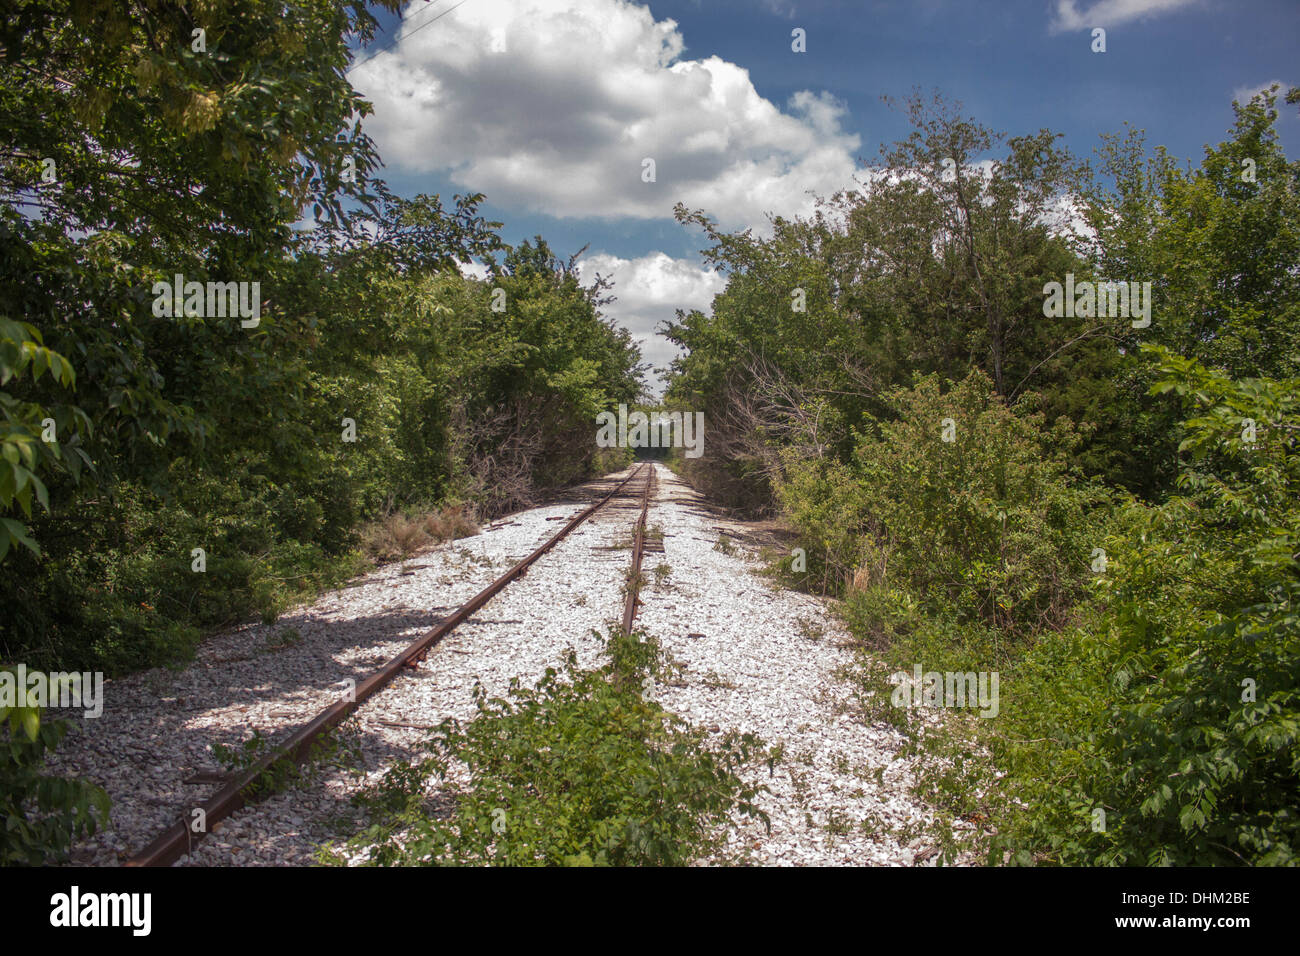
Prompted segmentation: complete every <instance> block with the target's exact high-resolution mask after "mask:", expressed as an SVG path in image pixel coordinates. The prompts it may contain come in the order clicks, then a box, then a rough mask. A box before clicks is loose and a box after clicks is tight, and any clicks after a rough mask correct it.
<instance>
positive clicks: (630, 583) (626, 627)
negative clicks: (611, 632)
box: [623, 464, 655, 634]
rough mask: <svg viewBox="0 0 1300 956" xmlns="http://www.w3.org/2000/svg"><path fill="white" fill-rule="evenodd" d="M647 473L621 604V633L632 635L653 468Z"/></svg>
mask: <svg viewBox="0 0 1300 956" xmlns="http://www.w3.org/2000/svg"><path fill="white" fill-rule="evenodd" d="M646 468H647V469H648V473H647V475H646V480H645V491H643V492H642V493H641V517H639V518H637V521H636V533H635V536H634V537H633V541H632V569H631V570H630V571H629V572H628V578H627V600H626V602H624V604H623V633H624V634H631V633H632V622H633V620H635V619H636V609H637V608H638V607H639V606H640V605H641V553H642V551H643V550H644V548H645V519H646V515H647V513H649V511H650V490H651V488H653V487H654V481H655V466H654V465H653V464H647V465H646Z"/></svg>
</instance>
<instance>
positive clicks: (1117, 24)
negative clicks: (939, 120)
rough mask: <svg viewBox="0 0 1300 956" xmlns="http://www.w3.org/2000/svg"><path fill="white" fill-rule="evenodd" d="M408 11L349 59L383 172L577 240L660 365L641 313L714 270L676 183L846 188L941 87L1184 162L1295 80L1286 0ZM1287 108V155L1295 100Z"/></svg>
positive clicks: (423, 7)
mask: <svg viewBox="0 0 1300 956" xmlns="http://www.w3.org/2000/svg"><path fill="white" fill-rule="evenodd" d="M453 7H454V8H455V9H452V8H453ZM448 11H450V12H448ZM444 13H445V16H441V18H440V19H437V20H436V22H435V21H434V18H435V17H438V16H439V14H444ZM403 15H404V17H405V22H404V23H401V24H398V23H396V22H395V20H394V19H393V18H392V17H388V16H384V17H382V18H381V19H382V20H383V22H384V23H385V31H384V33H382V34H381V35H380V36H379V37H378V38H377V40H376V41H375V43H373V44H372V45H371V48H372V51H376V50H378V51H380V52H378V53H377V54H375V55H374V56H373V59H372V60H370V62H368V63H366V64H365V65H363V66H361V67H359V68H358V69H356V70H355V71H354V72H353V74H352V80H353V83H354V85H356V86H357V88H358V89H359V90H361V92H362V93H363V94H364V95H366V96H367V98H369V99H371V100H372V101H373V102H374V103H375V105H376V114H375V116H373V117H371V118H370V119H369V120H368V121H367V124H366V127H367V129H368V131H370V133H371V135H373V136H374V137H375V139H376V140H377V142H378V144H379V148H380V152H381V154H382V155H383V156H384V159H385V161H386V163H387V166H386V169H385V171H384V175H385V176H386V178H387V179H388V181H389V183H390V184H391V185H392V186H393V187H394V188H395V189H396V190H397V191H399V192H402V193H406V194H411V193H415V192H420V191H423V192H438V193H442V194H444V196H450V194H452V193H457V192H460V193H464V192H468V191H473V190H479V191H482V192H484V193H486V194H487V198H488V203H487V207H486V209H487V212H488V213H489V215H490V217H491V218H494V219H498V220H502V221H503V222H504V223H505V228H504V230H503V234H504V236H505V238H506V240H507V241H509V242H518V241H520V240H522V239H524V238H527V237H530V236H532V235H533V234H535V233H540V234H541V235H543V236H544V237H545V238H546V239H547V240H548V242H550V244H551V246H552V248H553V249H554V250H555V251H556V252H557V253H560V254H562V255H568V254H570V253H572V252H575V251H577V250H578V249H579V248H580V247H582V246H583V245H587V244H590V249H589V252H588V254H587V257H586V261H587V262H588V263H589V266H588V268H589V269H590V270H591V271H593V272H594V271H597V270H599V271H600V272H602V273H604V274H612V275H613V277H614V280H615V293H616V294H618V295H619V296H620V301H619V303H617V304H616V305H615V306H614V307H613V308H611V310H610V312H611V314H613V315H614V316H615V318H617V319H618V320H619V321H620V322H622V323H624V324H625V325H627V326H628V327H629V328H630V329H632V330H633V332H634V334H636V335H637V337H638V339H639V340H640V341H642V342H643V343H644V348H645V351H646V354H647V357H648V358H649V359H650V360H651V361H653V362H654V363H655V364H663V363H664V362H666V361H667V359H668V358H669V357H671V354H672V351H671V348H670V347H669V346H668V345H667V343H666V342H664V341H663V340H662V339H656V338H655V337H653V334H652V333H653V329H654V328H655V326H656V325H657V324H658V323H659V322H660V321H662V320H664V319H667V318H671V317H672V315H673V314H674V311H675V309H677V308H692V307H694V308H707V306H708V302H709V300H710V298H711V296H712V294H713V293H714V292H716V291H718V289H720V288H721V280H720V279H719V278H718V277H717V276H715V275H712V274H711V273H709V272H708V271H707V270H705V269H704V268H703V266H702V265H701V263H700V261H699V256H698V251H699V248H700V246H701V244H702V240H701V237H700V236H699V234H698V233H694V232H692V231H688V230H686V229H684V228H682V227H681V226H679V225H677V223H676V222H674V221H673V220H672V218H671V208H672V204H673V202H675V201H677V200H678V199H680V200H682V201H684V202H686V203H687V205H688V206H691V207H699V208H704V209H705V210H706V211H707V212H709V213H710V214H711V215H714V216H715V217H717V218H719V219H720V220H721V221H722V222H723V223H724V224H725V225H728V226H730V227H734V228H744V227H746V226H754V227H755V228H758V229H760V230H761V229H762V226H763V222H764V213H766V212H769V211H776V212H779V213H781V214H783V215H793V214H798V213H800V212H803V211H806V210H807V208H808V203H809V202H810V199H809V197H808V193H807V191H808V190H812V191H814V192H816V193H820V194H826V193H829V192H831V191H833V190H834V189H835V188H838V187H840V186H846V185H851V180H852V171H853V169H854V167H855V165H859V164H860V163H861V162H864V161H865V162H874V161H875V160H876V158H877V155H878V150H879V148H880V146H881V145H882V144H885V143H889V142H892V141H893V140H895V139H898V138H901V137H902V136H904V135H906V133H907V126H906V123H905V120H904V118H903V117H902V116H901V115H900V114H899V113H898V112H897V111H895V110H892V109H891V108H890V107H888V106H887V105H886V104H884V103H883V102H881V96H882V95H890V96H895V97H899V96H903V95H905V94H907V93H908V92H910V91H911V90H912V89H913V87H917V86H919V87H921V88H922V89H923V90H926V91H929V90H932V89H938V90H939V91H940V92H942V93H943V94H944V95H945V96H946V97H948V98H951V99H956V100H960V101H961V103H962V105H963V107H964V109H965V112H966V113H967V114H968V115H972V116H974V117H975V118H976V119H978V120H979V121H981V122H983V123H985V124H987V125H989V126H991V127H993V128H995V129H998V130H1003V131H1006V132H1008V133H1010V134H1012V135H1015V134H1020V133H1025V132H1031V131H1036V130H1038V129H1040V128H1043V127H1047V128H1050V129H1052V130H1054V131H1057V132H1060V133H1063V134H1064V135H1065V143H1066V145H1068V146H1069V147H1070V149H1071V150H1073V151H1074V152H1075V153H1076V154H1078V155H1081V156H1088V155H1091V152H1092V150H1093V148H1094V147H1095V146H1096V145H1097V144H1098V142H1099V139H1098V137H1099V135H1100V134H1102V133H1105V132H1113V131H1118V130H1120V129H1122V127H1123V124H1124V123H1125V122H1128V123H1131V124H1132V125H1134V126H1136V127H1139V128H1144V129H1145V130H1146V131H1147V135H1148V142H1149V144H1151V145H1152V146H1154V145H1157V144H1159V145H1164V146H1166V147H1168V148H1169V150H1170V151H1171V152H1172V154H1173V155H1175V156H1178V157H1181V158H1189V159H1192V160H1193V161H1199V158H1200V156H1201V154H1202V149H1203V147H1204V145H1205V144H1207V143H1217V142H1219V141H1221V140H1222V139H1224V138H1225V136H1226V132H1227V130H1228V128H1229V127H1230V126H1231V123H1232V110H1231V106H1230V104H1231V101H1232V99H1233V97H1234V94H1236V95H1240V94H1241V93H1242V92H1243V91H1247V90H1253V89H1256V88H1259V87H1260V86H1262V85H1266V84H1268V83H1269V82H1270V81H1278V82H1280V83H1281V84H1282V86H1283V90H1284V91H1285V89H1286V88H1287V87H1288V86H1292V85H1300V66H1297V63H1298V62H1300V61H1298V59H1297V57H1296V51H1297V38H1298V37H1300V0H1240V2H1233V0H1073V2H1072V0H1009V2H1000V3H995V2H974V0H913V2H906V0H879V2H871V0H866V2H859V3H850V2H835V0H751V2H741V0H663V2H657V0H652V2H649V3H636V2H629V0H464V2H462V3H459V5H458V4H457V0H436V2H429V0H418V2H416V3H414V4H408V6H407V7H406V8H404V11H403ZM796 27H798V28H801V29H803V30H804V31H806V36H807V41H806V42H807V52H805V53H795V52H792V51H791V30H793V29H794V28H796ZM1093 27H1103V28H1105V30H1106V52H1105V53H1094V52H1092V50H1091V45H1092V35H1091V32H1092V28H1093ZM1247 95H1249V94H1247ZM1281 113H1282V116H1281V119H1280V120H1279V123H1278V129H1279V134H1280V137H1281V140H1282V143H1283V145H1284V147H1285V148H1286V150H1287V153H1288V154H1289V155H1291V156H1296V155H1297V154H1298V153H1300V118H1297V115H1296V109H1295V107H1286V106H1285V104H1283V107H1282V109H1281ZM644 157H652V158H654V159H655V161H656V166H657V168H656V181H655V182H654V183H649V184H647V183H644V182H643V181H642V178H641V171H642V159H643V158H644Z"/></svg>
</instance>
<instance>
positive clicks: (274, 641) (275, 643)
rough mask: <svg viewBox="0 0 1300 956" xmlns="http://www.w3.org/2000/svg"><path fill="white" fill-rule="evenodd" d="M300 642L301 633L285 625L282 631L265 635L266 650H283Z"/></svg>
mask: <svg viewBox="0 0 1300 956" xmlns="http://www.w3.org/2000/svg"><path fill="white" fill-rule="evenodd" d="M301 643H302V635H301V634H300V633H298V629H297V628H295V627H286V628H285V629H284V630H282V631H277V632H276V633H274V634H268V635H267V636H266V647H267V650H271V651H283V650H286V649H288V648H290V647H296V646H297V645H299V644H301Z"/></svg>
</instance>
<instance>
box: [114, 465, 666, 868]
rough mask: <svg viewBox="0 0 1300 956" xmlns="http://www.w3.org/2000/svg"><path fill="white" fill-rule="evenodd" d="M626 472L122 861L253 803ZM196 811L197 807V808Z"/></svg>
mask: <svg viewBox="0 0 1300 956" xmlns="http://www.w3.org/2000/svg"><path fill="white" fill-rule="evenodd" d="M646 467H647V468H649V469H650V475H651V476H653V474H654V467H653V466H652V465H647V466H646ZM639 470H641V469H638V470H634V471H632V472H631V473H630V474H629V475H628V476H627V477H626V478H624V479H623V480H622V481H621V482H619V483H618V485H616V486H615V487H614V489H613V490H612V491H610V492H609V494H607V495H605V497H603V498H601V499H600V500H599V501H597V502H595V503H593V504H592V505H590V506H589V507H587V508H585V509H584V510H582V511H580V512H579V513H578V514H577V515H575V516H574V517H573V518H571V519H570V520H569V521H568V522H567V523H566V524H565V525H564V527H562V528H561V529H560V530H559V531H557V532H556V533H555V534H553V535H552V536H551V537H550V538H548V539H547V540H546V542H545V543H544V544H542V545H541V546H540V547H538V548H537V549H536V550H535V551H533V553H532V554H530V555H528V557H526V558H524V559H523V560H522V561H520V562H519V563H518V564H516V565H515V566H514V567H512V568H511V569H510V570H509V571H507V572H506V573H505V574H503V575H501V576H500V577H499V578H497V579H496V580H495V581H493V582H492V583H491V584H489V585H488V586H487V587H486V588H484V589H483V590H482V591H480V592H479V593H478V594H476V595H474V597H472V598H470V599H469V601H467V602H466V603H464V604H462V605H461V606H460V607H459V608H458V609H457V610H456V611H455V613H453V614H452V615H451V616H450V617H448V618H445V619H444V620H443V621H442V622H441V623H439V624H438V626H437V627H435V628H434V629H433V630H431V631H430V632H429V633H428V634H426V635H425V636H423V637H421V638H419V639H418V640H416V641H415V642H414V643H412V644H410V645H409V646H408V647H407V648H406V649H405V650H403V651H402V652H401V653H399V654H398V655H397V656H396V657H394V658H393V659H392V660H390V661H389V662H388V663H387V664H385V665H384V666H383V668H381V669H380V670H378V671H376V672H375V673H374V674H371V675H370V676H369V677H367V678H366V679H365V680H364V681H362V682H361V683H360V684H358V685H357V686H356V689H355V691H353V692H352V693H350V694H349V695H348V696H347V697H346V698H345V699H344V700H341V701H339V702H338V703H335V704H332V705H331V706H329V707H327V708H325V709H324V710H322V711H321V712H320V713H319V714H317V715H316V716H315V717H314V718H312V719H311V720H310V721H309V722H308V723H306V724H304V725H303V726H301V727H299V728H298V729H297V730H296V731H294V732H293V733H292V734H290V735H289V736H288V737H287V738H286V739H285V740H284V741H283V742H281V743H280V744H279V745H278V746H277V747H275V748H274V749H273V750H271V751H270V752H269V753H267V754H265V755H263V756H262V757H261V758H260V759H258V760H257V761H256V762H255V763H253V764H252V765H250V766H249V767H248V768H247V769H246V770H244V771H243V772H242V773H241V774H239V776H237V777H236V778H235V779H233V780H231V781H230V782H228V783H227V784H226V785H225V786H223V787H222V788H221V789H220V790H218V791H217V792H216V793H214V794H213V795H212V796H210V797H208V799H207V800H204V801H203V802H202V803H200V804H198V805H196V806H194V807H191V808H189V810H188V812H189V814H190V816H189V818H188V819H187V818H185V817H182V818H181V819H180V820H179V821H177V822H176V823H174V824H172V825H171V826H170V827H168V828H167V829H166V830H165V831H163V833H162V834H160V835H159V836H158V837H157V838H156V839H155V840H154V841H153V842H152V843H150V844H149V845H148V846H146V847H145V848H144V849H143V850H141V851H140V852H138V853H137V854H135V856H133V857H131V859H130V860H128V861H127V862H126V863H125V865H126V866H131V867H136V866H167V865H169V864H171V863H173V862H175V861H176V860H177V859H179V858H180V856H181V855H182V854H185V853H188V852H189V851H190V849H191V848H192V847H193V845H194V844H195V843H197V842H198V841H199V840H201V839H202V838H203V837H205V836H206V835H207V834H208V832H209V831H210V830H211V828H212V825H213V824H215V823H218V822H219V821H221V820H224V819H225V818H226V817H228V816H230V815H231V814H232V813H234V812H236V811H237V810H239V809H240V808H242V807H244V806H246V805H247V804H249V803H250V802H253V801H254V800H255V799H257V797H258V796H259V795H258V794H257V793H256V792H255V791H256V785H257V781H258V780H259V778H260V777H261V776H262V774H263V773H265V772H266V771H267V770H268V769H270V767H271V766H273V765H274V764H277V763H279V762H280V761H282V760H285V759H288V760H292V761H293V762H294V763H300V762H302V761H303V760H304V759H306V757H307V756H309V754H310V752H311V747H312V744H314V743H315V742H316V741H317V740H318V739H319V738H320V737H321V736H322V735H324V734H325V733H326V732H327V731H329V730H331V729H333V728H334V727H336V726H338V724H340V723H342V721H343V720H344V719H345V718H346V717H348V715H350V714H351V713H352V712H353V711H355V710H356V709H357V708H358V707H359V706H360V705H361V704H362V703H364V702H365V701H366V700H367V699H368V698H370V697H371V696H373V695H374V694H375V693H376V692H377V691H380V690H382V689H383V688H384V687H386V686H387V685H388V684H390V683H391V682H392V681H393V680H394V679H395V678H396V677H397V676H398V675H399V674H401V673H402V671H403V670H405V669H407V668H409V667H414V666H415V664H416V663H417V662H419V661H422V660H424V658H425V656H426V655H427V654H428V653H429V651H430V649H432V648H433V647H434V646H435V645H436V644H437V643H438V642H439V641H441V640H442V639H443V638H444V637H446V636H447V635H448V634H449V633H451V632H452V631H453V630H454V629H455V628H456V627H458V626H459V625H461V624H463V623H465V621H466V620H468V619H469V617H470V616H471V615H472V614H474V612H475V611H477V610H479V609H480V608H481V607H483V605H484V604H486V603H487V602H488V601H490V600H491V599H492V598H493V597H494V596H495V595H496V594H497V593H498V592H499V591H501V590H502V589H503V588H504V587H505V586H506V585H508V584H510V583H511V582H512V581H514V580H515V579H517V578H519V577H521V576H522V575H523V574H524V573H525V572H526V571H527V570H528V568H529V566H530V565H531V564H532V563H533V562H534V561H536V560H537V559H538V558H540V557H541V556H542V555H544V554H545V553H546V552H547V551H550V550H551V549H552V548H553V547H555V546H556V545H557V544H559V543H560V541H562V540H563V539H564V538H565V537H567V536H568V534H569V533H570V532H571V531H573V529H574V528H576V527H578V525H580V524H582V523H583V522H584V521H586V520H587V519H588V518H590V517H591V516H592V515H594V514H595V513H596V512H597V511H599V510H600V509H601V508H603V507H604V506H605V505H607V504H608V503H609V502H610V500H612V499H613V497H614V496H615V495H616V494H618V493H619V492H620V491H622V490H623V488H624V487H626V485H627V483H628V482H630V481H631V480H632V479H633V478H634V477H636V475H637V472H638V471H639ZM649 480H650V479H649V478H648V479H647V496H648V489H649V484H648V482H649ZM644 521H645V514H644V509H643V510H642V516H641V522H642V524H644ZM200 811H201V812H200ZM196 820H198V821H201V822H202V826H201V827H200V828H199V829H195V828H194V826H193V824H194V822H195V821H196Z"/></svg>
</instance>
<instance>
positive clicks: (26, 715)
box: [0, 707, 109, 866]
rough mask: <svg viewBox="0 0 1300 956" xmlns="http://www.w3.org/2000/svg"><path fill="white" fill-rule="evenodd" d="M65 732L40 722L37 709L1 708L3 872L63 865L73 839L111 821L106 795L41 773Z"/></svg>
mask: <svg viewBox="0 0 1300 956" xmlns="http://www.w3.org/2000/svg"><path fill="white" fill-rule="evenodd" d="M67 729H68V728H67V724H66V723H64V722H63V721H48V720H45V721H43V720H41V719H40V710H39V709H38V708H28V707H15V708H8V707H0V811H3V814H4V827H3V828H2V829H0V866H14V865H18V866H40V865H42V864H45V863H52V862H58V861H61V860H63V859H64V858H65V857H66V855H67V852H68V848H69V847H70V846H71V845H72V841H73V839H74V838H76V837H79V836H82V835H84V834H89V833H94V832H95V828H96V826H97V825H98V824H100V823H103V822H105V821H107V819H108V809H109V802H108V795H107V794H106V793H104V791H103V790H101V789H100V788H99V787H96V786H94V785H93V784H89V783H86V782H84V781H81V780H72V779H68V778H65V777H55V776H50V775H47V774H42V773H41V764H42V763H44V761H45V755H46V754H47V753H50V752H51V751H53V750H54V749H55V748H56V747H58V745H59V741H60V740H62V739H63V736H64V734H66V733H67Z"/></svg>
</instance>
